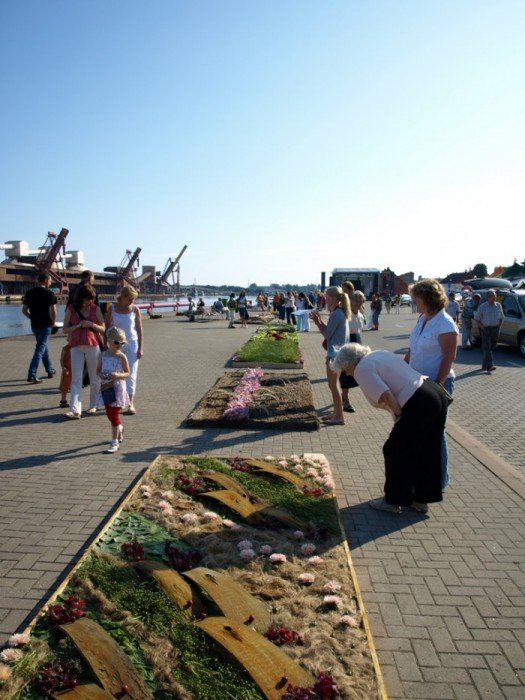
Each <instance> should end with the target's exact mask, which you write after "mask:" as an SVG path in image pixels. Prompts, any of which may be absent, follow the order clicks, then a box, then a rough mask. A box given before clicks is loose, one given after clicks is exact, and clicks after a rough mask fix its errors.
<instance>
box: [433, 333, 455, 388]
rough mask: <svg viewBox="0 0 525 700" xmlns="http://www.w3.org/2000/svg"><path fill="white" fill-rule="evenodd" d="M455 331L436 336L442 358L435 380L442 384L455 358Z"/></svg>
mask: <svg viewBox="0 0 525 700" xmlns="http://www.w3.org/2000/svg"><path fill="white" fill-rule="evenodd" d="M457 337H458V336H457V333H441V335H439V336H438V341H439V345H440V347H441V352H442V355H443V356H442V358H441V363H440V365H439V369H438V373H437V377H436V382H439V383H440V384H443V382H444V381H445V379H446V378H447V377H448V375H449V374H450V369H451V367H452V363H453V362H454V360H455V358H456V348H457V344H458V341H457Z"/></svg>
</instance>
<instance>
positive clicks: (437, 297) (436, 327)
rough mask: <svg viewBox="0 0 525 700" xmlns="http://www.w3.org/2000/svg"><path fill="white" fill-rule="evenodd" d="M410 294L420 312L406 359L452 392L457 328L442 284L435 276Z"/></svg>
mask: <svg viewBox="0 0 525 700" xmlns="http://www.w3.org/2000/svg"><path fill="white" fill-rule="evenodd" d="M410 293H411V294H412V298H413V299H414V301H415V303H416V306H417V310H418V311H419V313H420V314H421V316H420V317H419V318H418V320H417V322H416V325H415V326H414V328H413V329H412V333H411V334H410V346H409V350H408V352H407V354H406V355H405V362H408V364H409V365H410V366H411V367H413V368H414V369H415V370H416V371H417V372H419V373H420V374H424V375H425V376H427V377H430V379H433V380H434V381H436V382H438V384H442V385H443V386H444V387H445V389H446V390H447V392H448V393H449V394H450V395H452V394H453V393H454V380H455V377H456V375H455V374H454V370H453V369H452V363H453V362H454V360H455V359H456V349H457V344H458V340H457V339H458V334H459V331H458V328H457V326H456V324H455V323H454V321H453V320H452V319H451V318H450V316H449V315H448V314H447V313H446V312H445V305H446V303H447V297H446V295H445V290H444V289H443V287H442V286H441V284H440V283H439V282H438V281H437V280H435V279H424V280H420V281H419V282H416V284H414V285H413V286H412V287H411V288H410ZM441 461H442V486H443V488H445V487H446V486H447V485H448V483H449V481H450V479H449V473H448V448H447V439H446V435H445V433H443V446H442V450H441Z"/></svg>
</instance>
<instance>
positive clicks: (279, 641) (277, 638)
mask: <svg viewBox="0 0 525 700" xmlns="http://www.w3.org/2000/svg"><path fill="white" fill-rule="evenodd" d="M264 636H265V637H266V639H269V640H270V642H273V643H274V644H275V645H276V646H278V647H281V646H283V644H297V645H298V646H302V645H303V644H304V641H303V638H302V637H301V635H300V634H298V633H297V632H294V631H293V630H291V629H288V628H287V627H276V626H275V625H271V626H270V627H268V629H267V630H266V632H265V633H264Z"/></svg>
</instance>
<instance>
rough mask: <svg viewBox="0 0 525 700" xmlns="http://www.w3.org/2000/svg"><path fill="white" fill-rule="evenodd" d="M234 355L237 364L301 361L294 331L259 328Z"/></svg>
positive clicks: (297, 340) (297, 337)
mask: <svg viewBox="0 0 525 700" xmlns="http://www.w3.org/2000/svg"><path fill="white" fill-rule="evenodd" d="M236 354H237V358H238V360H239V362H261V363H265V362H272V363H276V364H286V363H294V362H297V361H298V360H300V359H301V353H300V352H299V336H298V334H297V332H296V331H295V330H294V331H289V330H286V331H284V330H281V329H280V328H279V327H276V328H267V327H266V328H261V329H259V330H258V331H257V332H256V333H254V335H252V337H251V338H250V339H249V340H248V342H247V343H246V344H245V345H243V347H242V348H241V349H240V350H239V351H238V352H237V353H236Z"/></svg>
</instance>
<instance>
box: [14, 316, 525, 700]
mask: <svg viewBox="0 0 525 700" xmlns="http://www.w3.org/2000/svg"><path fill="white" fill-rule="evenodd" d="M403 311H404V314H402V315H401V316H397V317H396V316H394V315H391V316H390V317H386V316H385V318H384V320H383V318H382V330H381V331H380V333H370V334H367V340H368V341H369V342H372V341H373V343H374V344H375V345H376V346H380V345H381V346H384V347H391V349H393V350H397V351H398V352H399V351H400V350H401V348H402V347H403V345H405V344H406V339H405V338H403V336H405V335H406V333H407V332H408V330H407V329H408V328H409V327H410V324H411V323H412V322H413V318H412V317H411V315H410V313H409V312H408V311H406V310H403ZM145 323H146V338H147V346H146V356H145V359H144V360H143V362H142V365H141V369H140V378H139V390H138V403H137V405H138V407H139V409H140V410H139V413H138V414H137V416H135V417H129V418H128V417H126V418H125V425H126V429H125V442H124V444H123V449H122V451H121V452H119V453H118V454H117V455H106V454H103V449H104V448H105V445H106V442H107V440H108V435H109V430H108V423H107V420H106V418H105V417H104V416H100V417H98V416H97V417H93V418H83V419H82V420H81V421H80V422H78V423H77V422H75V423H67V422H64V421H63V419H62V418H61V416H60V411H59V410H58V409H57V408H56V405H57V404H58V393H57V391H56V386H57V384H58V382H57V380H46V381H45V382H44V383H43V384H42V385H39V386H29V385H27V384H25V382H24V381H23V380H24V377H25V371H26V365H27V361H28V358H29V355H30V353H31V350H32V339H30V338H15V339H7V340H3V341H0V353H1V358H2V362H1V363H0V402H1V403H0V409H1V413H0V419H1V426H2V461H1V462H0V484H1V488H0V528H1V535H0V572H1V573H2V580H1V583H0V643H1V642H2V641H5V639H6V637H7V636H8V635H9V634H11V633H12V632H13V631H15V629H16V628H18V627H19V626H20V625H22V624H23V623H24V621H25V620H26V619H27V618H28V616H29V615H30V614H31V613H32V611H33V610H34V609H36V607H38V605H39V604H40V602H41V600H42V598H43V597H44V596H45V595H46V593H47V592H48V591H49V588H50V587H51V586H53V584H54V582H55V580H56V579H57V577H59V576H62V575H63V574H64V571H65V569H66V568H67V566H68V565H70V564H71V563H72V562H73V561H74V560H75V559H76V558H77V556H78V555H79V552H81V551H82V549H83V547H84V545H85V543H86V541H87V540H88V539H89V538H90V537H91V536H92V535H93V533H94V531H95V530H96V529H97V528H98V527H99V526H100V524H101V523H102V522H103V521H104V519H105V518H106V517H107V515H108V513H109V512H110V511H111V509H112V508H113V507H114V506H115V504H116V503H117V502H118V500H119V498H120V497H121V496H122V494H123V492H124V490H125V489H126V488H127V486H128V485H129V484H130V482H131V481H132V480H133V479H134V478H135V477H136V476H137V475H139V474H140V472H141V471H142V469H144V468H145V467H146V466H147V465H148V464H149V463H150V462H151V460H152V459H153V457H154V456H155V455H156V454H157V453H159V452H175V453H179V454H184V453H198V452H214V453H217V454H225V455H226V454H247V455H248V454H249V455H258V456H262V455H266V454H275V455H281V454H290V453H294V452H295V453H300V452H324V453H325V454H326V455H327V457H328V458H329V460H330V462H331V464H332V466H333V469H334V474H335V478H336V482H337V486H338V492H339V501H340V506H341V512H342V516H343V521H344V524H345V527H346V531H347V534H348V539H349V542H350V545H351V548H352V555H353V559H354V564H355V567H356V570H357V573H358V577H359V581H360V584H361V588H362V592H363V596H364V600H365V605H366V606H367V610H368V612H369V616H370V620H371V625H372V630H373V634H374V639H375V643H376V646H377V648H378V653H379V659H380V663H381V666H382V670H383V673H384V675H385V679H386V685H387V690H388V693H389V695H390V697H392V698H421V699H426V698H443V699H445V698H491V699H492V698H523V697H524V695H525V692H524V675H525V654H524V647H525V615H524V611H525V592H524V591H525V572H524V561H525V557H524V547H523V544H522V543H523V535H524V534H525V524H524V519H523V500H522V498H520V497H519V496H518V495H517V494H516V493H515V492H514V491H512V490H511V489H510V488H509V487H508V486H507V485H506V484H505V483H504V482H502V481H501V480H500V479H499V478H498V477H497V476H495V475H494V474H493V473H492V472H490V471H489V470H488V469H486V468H485V467H484V466H483V465H482V464H480V462H479V461H478V460H477V459H475V458H474V457H472V456H471V455H470V454H469V453H468V452H467V451H466V450H465V449H464V448H463V447H462V446H461V445H459V444H457V443H456V442H454V441H453V440H451V441H450V452H451V468H452V476H453V484H452V486H451V487H450V489H449V490H448V492H447V494H446V498H445V501H444V502H443V503H442V504H439V505H434V506H432V507H431V514H430V517H426V516H423V515H418V514H407V515H402V516H398V517H394V516H391V515H389V514H381V513H377V512H375V511H372V510H370V509H369V508H368V507H367V506H366V501H367V500H368V499H369V498H372V497H375V496H377V495H379V494H380V492H381V484H382V480H383V476H382V474H383V467H382V458H381V445H382V442H383V441H384V439H385V437H386V435H387V434H388V431H389V428H390V422H389V419H388V416H386V414H385V415H383V414H382V413H381V412H379V411H375V410H374V409H372V408H371V407H370V406H369V405H368V404H367V403H366V401H365V400H364V398H363V396H362V395H361V394H360V392H359V390H353V392H352V400H353V403H354V404H355V405H356V407H357V408H358V411H357V413H356V414H354V415H352V416H349V419H348V422H347V425H346V426H344V427H335V426H334V427H328V428H322V429H321V430H320V431H319V432H315V433H282V432H275V431H260V432H254V431H234V430H212V429H206V430H189V429H186V428H185V427H184V426H183V424H182V422H183V420H184V418H185V417H186V416H187V414H188V413H189V411H190V410H191V409H192V408H193V406H194V404H195V403H196V402H197V401H198V400H199V398H200V397H201V396H202V395H203V394H204V393H205V391H207V390H208V389H209V387H210V386H211V385H212V384H213V383H214V381H215V380H216V379H217V378H218V377H219V376H220V375H221V373H222V371H223V369H224V364H225V360H226V358H228V357H229V355H230V354H231V353H232V352H233V351H234V350H235V349H237V347H238V346H239V345H240V344H241V342H242V341H243V340H244V339H245V338H247V337H249V335H250V334H251V332H252V331H251V330H250V329H247V330H241V329H236V330H235V331H233V333H232V331H231V330H228V329H226V328H225V327H224V325H223V324H222V323H221V322H209V323H202V324H201V323H195V324H189V323H188V322H187V321H184V320H180V319H177V320H175V319H171V318H164V319H162V320H158V321H149V320H148V321H146V322H145ZM400 326H401V327H400ZM393 336H401V337H397V338H396V337H393ZM61 342H62V341H61V340H60V339H58V338H56V337H54V338H53V339H52V341H51V347H52V354H53V357H54V358H58V355H59V351H60V345H61ZM301 345H302V348H303V353H304V355H305V358H306V361H307V364H306V367H307V370H308V373H309V375H310V379H311V380H312V386H313V390H314V395H315V402H316V406H317V407H318V408H319V409H323V408H324V407H327V406H328V404H329V392H328V388H327V386H326V382H325V381H324V379H323V377H324V360H323V354H322V350H321V345H320V338H319V336H318V334H317V333H310V334H308V335H306V334H305V335H303V336H302V338H301ZM507 353H510V351H508V350H504V351H501V357H503V355H505V356H506V354H507ZM468 355H469V357H470V356H472V361H473V362H474V361H475V357H474V355H475V353H468ZM498 360H499V361H498V363H497V364H498V365H500V362H501V360H500V355H499V353H498ZM511 363H514V364H511ZM500 369H501V370H502V371H501V372H500ZM470 370H471V368H470V367H469V366H465V373H468V372H469V371H470ZM522 370H523V362H522V361H521V360H520V359H519V358H518V356H517V355H516V354H514V355H509V360H508V365H506V366H505V367H504V368H502V367H500V368H499V369H498V373H499V374H498V377H494V378H491V377H487V378H486V380H485V376H483V375H478V376H476V377H475V376H474V375H470V376H471V378H470V377H469V378H467V379H465V380H460V381H459V382H458V390H457V398H456V401H455V402H454V404H453V412H452V417H453V420H454V421H456V422H457V423H458V424H459V425H461V426H462V427H463V428H466V429H468V430H469V431H470V430H472V431H473V432H475V433H476V437H478V438H479V439H480V440H481V441H484V443H485V444H486V445H487V446H488V447H491V448H492V449H494V450H495V451H498V452H499V454H500V455H503V454H504V456H505V457H507V452H508V455H509V457H508V458H509V461H512V463H513V464H514V465H515V466H516V467H517V468H521V469H523V468H524V465H523V461H522V455H523V450H522V451H521V455H517V454H516V451H517V447H518V445H519V440H520V439H521V435H520V434H514V435H513V434H512V433H511V431H507V429H506V423H505V421H504V420H503V419H506V420H507V421H510V420H511V419H512V418H513V417H515V411H514V410H513V407H515V406H519V405H520V401H521V400H522V396H523V389H524V386H523V385H524V381H525V380H524V378H523V374H524V373H523V371H522ZM499 377H501V379H499ZM475 380H477V383H475ZM489 380H490V381H492V384H491V385H490V389H489V390H488V389H487V387H488V386H489V385H488V384H487V382H488V381H489ZM469 383H470V384H469ZM500 395H501V396H500ZM354 397H355V398H354ZM472 399H474V402H475V404H476V406H477V407H479V408H480V409H482V411H480V413H481V412H488V413H489V415H492V417H493V420H492V422H491V421H490V420H489V421H488V423H487V424H485V423H483V424H481V419H479V420H478V419H475V420H472V416H473V410H472V403H473V401H472ZM494 413H496V416H497V418H498V420H494V417H495V416H494ZM518 433H519V431H518ZM493 436H494V437H493ZM504 441H507V442H508V443H509V449H508V448H507V445H506V444H503V443H504ZM500 448H501V449H500Z"/></svg>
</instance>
